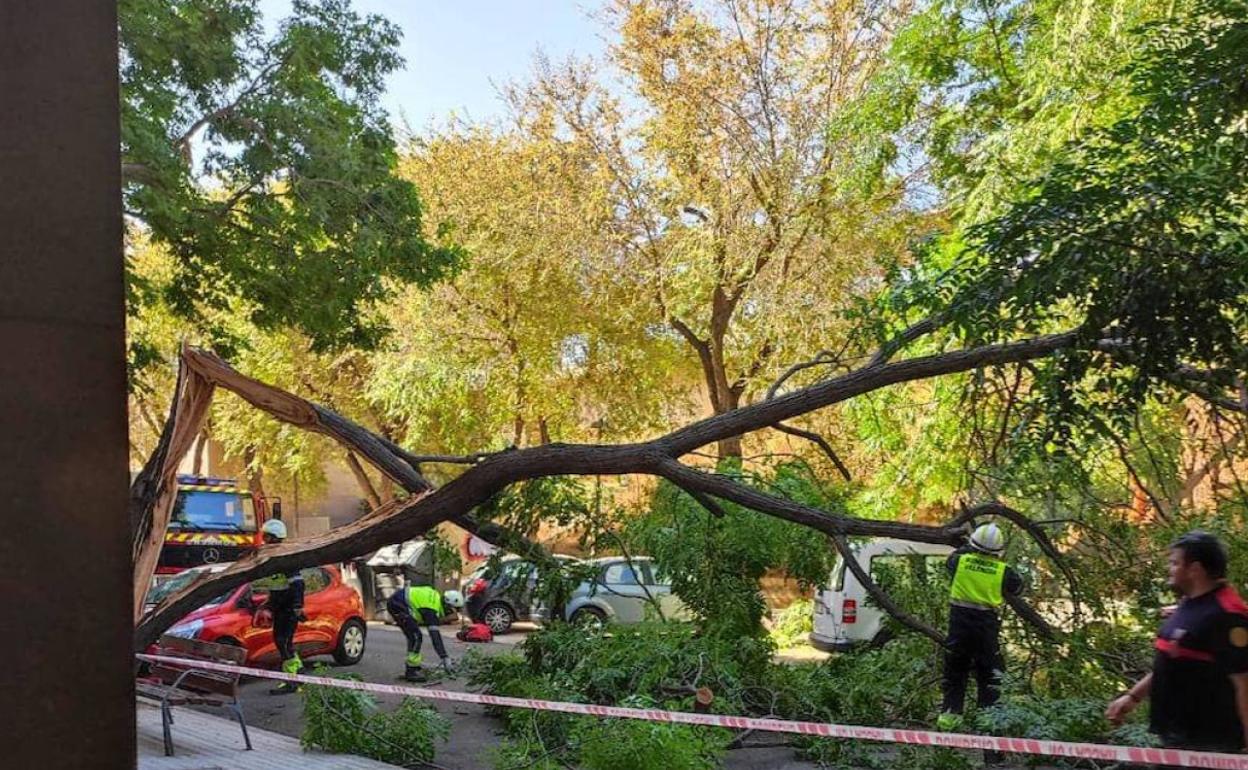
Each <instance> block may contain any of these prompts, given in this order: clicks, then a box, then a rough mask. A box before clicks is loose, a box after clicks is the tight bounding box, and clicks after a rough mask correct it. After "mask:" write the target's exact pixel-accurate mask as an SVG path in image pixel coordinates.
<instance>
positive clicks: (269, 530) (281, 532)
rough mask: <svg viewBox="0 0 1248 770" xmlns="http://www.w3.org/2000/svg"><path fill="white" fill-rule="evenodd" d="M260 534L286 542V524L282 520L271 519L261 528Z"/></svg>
mask: <svg viewBox="0 0 1248 770" xmlns="http://www.w3.org/2000/svg"><path fill="white" fill-rule="evenodd" d="M260 532H261V533H262V534H265V535H272V536H273V537H275V538H277V539H278V540H285V539H286V523H285V522H284V521H282V520H281V519H269V520H268V521H266V522H264V526H262V527H260Z"/></svg>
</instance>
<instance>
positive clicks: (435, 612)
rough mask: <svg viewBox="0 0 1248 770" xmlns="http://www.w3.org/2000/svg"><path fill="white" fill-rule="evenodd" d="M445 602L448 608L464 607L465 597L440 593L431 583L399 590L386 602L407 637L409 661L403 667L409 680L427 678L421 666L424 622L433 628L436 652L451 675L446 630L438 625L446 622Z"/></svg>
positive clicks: (455, 593)
mask: <svg viewBox="0 0 1248 770" xmlns="http://www.w3.org/2000/svg"><path fill="white" fill-rule="evenodd" d="M444 603H445V606H447V607H452V608H454V609H456V610H458V609H462V608H463V606H464V597H462V596H460V594H459V591H447V592H446V593H445V594H440V593H438V589H436V588H431V587H429V586H411V587H409V588H405V589H402V590H399V591H395V592H394V593H393V594H391V595H390V600H389V601H387V602H386V609H387V610H389V611H390V617H392V618H394V622H395V623H397V624H398V626H399V628H401V629H402V630H403V636H405V637H407V661H406V665H405V666H404V669H403V678H404V679H406V680H407V681H409V682H424V681H426V679H427V677H426V676H425V672H424V669H423V668H421V661H422V657H421V654H420V645H421V634H420V626H421V625H422V624H423V625H424V626H425V628H426V629H427V630H428V631H429V641H431V642H433V649H434V652H436V653H438V657H439V658H440V659H441V661H442V669H443V670H444V671H446V672H447V673H448V674H449V673H450V671H451V664H450V659H449V658H448V657H447V655H446V646H445V645H444V644H443V643H442V632H441V631H439V630H438V626H439V625H441V623H442V613H443V609H442V608H443V605H444ZM418 618H419V619H418Z"/></svg>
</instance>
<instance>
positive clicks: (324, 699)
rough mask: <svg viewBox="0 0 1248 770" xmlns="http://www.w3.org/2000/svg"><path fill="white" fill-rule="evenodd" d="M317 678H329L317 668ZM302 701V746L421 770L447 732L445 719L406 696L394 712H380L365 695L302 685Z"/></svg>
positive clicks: (368, 696)
mask: <svg viewBox="0 0 1248 770" xmlns="http://www.w3.org/2000/svg"><path fill="white" fill-rule="evenodd" d="M317 675H318V676H332V675H333V674H332V673H331V672H329V671H325V670H318V671H317ZM343 678H350V679H358V677H343ZM303 699H304V707H303V716H304V727H303V736H302V737H301V738H300V742H301V743H302V744H303V746H304V747H305V748H316V749H321V750H323V751H332V752H335V753H339V754H356V755H358V756H362V757H370V758H372V759H377V760H380V761H383V762H389V763H391V764H395V765H399V766H400V767H423V766H425V765H427V764H428V763H430V762H432V761H433V757H434V754H435V752H436V744H437V742H438V741H445V740H446V738H447V736H448V735H449V734H450V729H451V725H450V722H448V721H447V719H446V718H445V717H443V716H442V715H440V714H439V713H438V712H437V711H434V710H433V709H432V708H429V707H428V706H426V705H424V704H423V703H421V702H420V701H416V700H413V699H411V698H404V699H403V702H402V703H401V704H399V707H398V708H397V709H395V710H394V711H390V712H381V711H378V710H377V704H376V701H375V700H374V699H373V697H372V696H371V695H369V694H368V693H364V692H359V691H357V690H345V689H342V688H338V687H318V686H315V685H305V686H304V688H303Z"/></svg>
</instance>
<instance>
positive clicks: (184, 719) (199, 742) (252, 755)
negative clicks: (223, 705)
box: [135, 700, 397, 770]
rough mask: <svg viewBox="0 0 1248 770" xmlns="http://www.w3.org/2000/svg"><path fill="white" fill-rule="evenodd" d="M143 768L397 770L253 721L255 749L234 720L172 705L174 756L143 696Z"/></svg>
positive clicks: (140, 719) (138, 710)
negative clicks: (306, 745)
mask: <svg viewBox="0 0 1248 770" xmlns="http://www.w3.org/2000/svg"><path fill="white" fill-rule="evenodd" d="M135 712H136V713H135V716H136V721H137V723H138V749H139V751H138V753H139V770H296V769H297V770H397V769H396V767H395V765H388V764H386V763H384V762H377V761H375V760H372V759H364V758H363V757H355V756H350V755H346V754H324V753H321V752H319V751H304V750H303V747H301V746H300V745H299V741H297V740H295V739H294V738H289V737H287V736H285V735H280V734H278V733H272V732H269V731H268V730H261V729H259V728H256V727H252V726H251V725H248V726H247V732H248V733H249V734H250V735H251V745H252V746H253V747H254V749H255V750H254V751H246V750H245V749H244V748H243V732H242V730H240V729H239V727H238V723H237V722H235V721H233V720H232V719H221V718H219V717H214V716H211V715H209V714H202V713H200V712H198V711H193V710H191V709H188V708H178V707H174V709H173V751H174V755H173V756H172V757H166V756H165V744H164V741H163V739H162V738H161V730H160V709H159V708H158V707H157V706H156V705H154V704H153V703H151V702H149V701H145V700H139V701H138V703H137V705H136V708H135Z"/></svg>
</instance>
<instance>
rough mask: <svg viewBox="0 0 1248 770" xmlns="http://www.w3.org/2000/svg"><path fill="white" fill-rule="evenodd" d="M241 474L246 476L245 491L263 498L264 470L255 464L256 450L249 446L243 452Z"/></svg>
mask: <svg viewBox="0 0 1248 770" xmlns="http://www.w3.org/2000/svg"><path fill="white" fill-rule="evenodd" d="M243 463H244V464H245V467H244V469H243V472H244V473H246V474H247V489H248V490H250V491H251V492H254V493H256V494H257V495H259V496H261V497H264V469H263V468H261V467H260V464H259V463H257V462H256V448H255V447H254V446H249V447H247V448H246V449H244V450H243Z"/></svg>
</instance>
